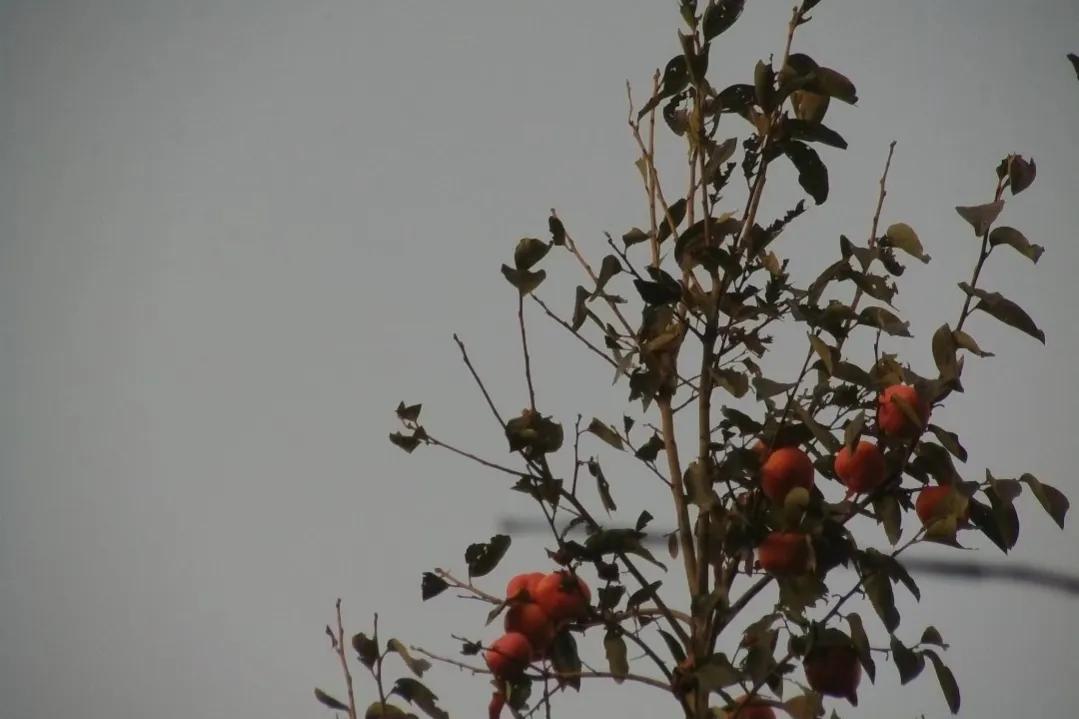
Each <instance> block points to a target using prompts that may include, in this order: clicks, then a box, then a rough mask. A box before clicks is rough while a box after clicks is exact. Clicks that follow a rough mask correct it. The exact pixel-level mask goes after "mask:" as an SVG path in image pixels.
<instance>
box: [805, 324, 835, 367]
mask: <svg viewBox="0 0 1079 719" xmlns="http://www.w3.org/2000/svg"><path fill="white" fill-rule="evenodd" d="M809 344H810V346H811V347H812V348H813V351H814V352H816V353H817V356H818V357H820V361H821V362H822V363H823V364H824V369H825V370H826V371H827V372H828V374H829V375H832V374H834V373H835V360H836V357H835V354H836V352H835V350H834V349H833V348H832V347H829V346H828V343H827V342H825V341H824V340H822V339H821V338H820V335H816V334H813V333H810V335H809Z"/></svg>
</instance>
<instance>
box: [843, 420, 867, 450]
mask: <svg viewBox="0 0 1079 719" xmlns="http://www.w3.org/2000/svg"><path fill="white" fill-rule="evenodd" d="M864 429H865V412H859V413H858V414H857V415H856V416H855V417H854V419H852V420H851V421H850V422H848V423H847V426H846V427H844V428H843V446H844V447H846V448H847V451H848V452H853V451H854V447H855V445H857V444H858V440H859V439H860V438H861V436H862V430H864Z"/></svg>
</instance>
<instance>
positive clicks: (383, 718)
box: [363, 702, 416, 719]
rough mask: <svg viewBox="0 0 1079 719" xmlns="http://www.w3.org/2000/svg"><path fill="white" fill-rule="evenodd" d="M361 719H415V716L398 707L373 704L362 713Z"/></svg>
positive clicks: (388, 704) (379, 703) (378, 703)
mask: <svg viewBox="0 0 1079 719" xmlns="http://www.w3.org/2000/svg"><path fill="white" fill-rule="evenodd" d="M363 719H416V715H415V714H407V713H405V712H404V711H403V710H402V709H401V708H400V707H398V706H394V705H393V704H390V703H388V702H387V703H385V704H383V703H382V702H374V703H372V704H371V705H370V706H368V707H367V711H365V712H364V713H363Z"/></svg>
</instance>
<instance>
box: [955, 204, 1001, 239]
mask: <svg viewBox="0 0 1079 719" xmlns="http://www.w3.org/2000/svg"><path fill="white" fill-rule="evenodd" d="M1003 209H1004V200H997V201H996V202H990V203H989V204H988V205H973V206H970V207H956V208H955V211H956V212H958V213H959V216H960V217H962V218H963V219H964V220H966V221H967V222H969V223H970V226H971V227H973V228H974V234H975V235H977V236H978V237H981V236H982V235H984V234H985V233H986V232H989V228H990V227H991V226H992V225H993V222H994V221H995V220H996V219H997V216H998V215H999V214H1000V211H1001V210H1003Z"/></svg>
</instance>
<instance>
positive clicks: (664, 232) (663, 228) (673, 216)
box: [656, 197, 686, 242]
mask: <svg viewBox="0 0 1079 719" xmlns="http://www.w3.org/2000/svg"><path fill="white" fill-rule="evenodd" d="M685 216H686V199H685V198H684V197H683V198H679V199H678V200H677V201H676V202H675V203H674V204H673V205H671V206H670V207H669V208H668V210H667V213H666V214H664V215H663V221H662V222H660V224H659V229H657V230H656V239H657V240H658V241H659V242H663V241H664V240H666V239H667V238H668V237H670V236H671V233H672V232H674V230H675V229H677V228H678V225H680V224H682V220H683V218H685ZM672 222H673V223H674V224H673V226H672V224H671V223H672Z"/></svg>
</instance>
